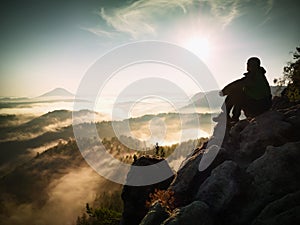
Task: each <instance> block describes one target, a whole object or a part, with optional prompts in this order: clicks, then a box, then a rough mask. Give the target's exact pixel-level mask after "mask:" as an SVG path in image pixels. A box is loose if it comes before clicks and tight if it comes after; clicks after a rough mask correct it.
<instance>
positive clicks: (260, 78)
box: [213, 57, 272, 122]
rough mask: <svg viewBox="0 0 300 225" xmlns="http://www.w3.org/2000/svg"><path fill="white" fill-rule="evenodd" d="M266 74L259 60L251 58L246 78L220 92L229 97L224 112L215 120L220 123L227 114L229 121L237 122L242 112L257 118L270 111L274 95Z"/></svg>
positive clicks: (245, 74)
mask: <svg viewBox="0 0 300 225" xmlns="http://www.w3.org/2000/svg"><path fill="white" fill-rule="evenodd" d="M265 73H266V70H265V69H264V68H263V67H261V66H260V60H259V59H258V58H256V57H252V58H249V59H248V61H247V72H246V73H244V77H243V78H241V79H238V80H236V81H234V82H232V83H230V84H228V85H226V86H225V87H224V88H223V89H222V90H221V91H220V95H221V96H227V97H226V99H225V102H224V104H223V106H222V110H223V112H222V113H221V114H220V115H219V116H218V117H215V118H213V120H214V121H215V122H217V121H219V120H220V118H221V117H222V116H223V115H224V113H225V112H226V116H227V120H228V121H229V122H236V121H238V120H239V117H240V115H241V110H243V111H244V114H245V116H246V117H255V116H257V115H259V114H261V113H263V112H265V111H267V110H268V109H270V107H271V103H272V102H271V99H272V95H271V90H270V86H269V83H268V81H267V79H266V76H265ZM231 110H232V117H231V116H230V112H231Z"/></svg>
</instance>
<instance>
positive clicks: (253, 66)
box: [247, 57, 260, 72]
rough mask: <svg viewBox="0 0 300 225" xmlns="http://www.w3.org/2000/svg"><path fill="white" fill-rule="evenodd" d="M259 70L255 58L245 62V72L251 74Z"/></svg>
mask: <svg viewBox="0 0 300 225" xmlns="http://www.w3.org/2000/svg"><path fill="white" fill-rule="evenodd" d="M259 68H260V60H259V58H257V57H251V58H249V59H248V61H247V71H248V72H253V71H256V70H258V69H259Z"/></svg>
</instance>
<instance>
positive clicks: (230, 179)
mask: <svg viewBox="0 0 300 225" xmlns="http://www.w3.org/2000/svg"><path fill="white" fill-rule="evenodd" d="M237 172H238V165H237V164H236V163H235V162H233V161H225V162H223V163H222V164H221V165H219V166H218V167H216V168H215V169H214V170H213V171H212V172H211V175H210V177H208V178H207V179H206V180H205V181H204V182H203V184H202V185H201V186H200V188H199V191H198V193H197V195H196V199H197V200H200V201H203V202H205V203H206V204H207V205H209V206H210V208H211V210H212V211H213V212H215V213H218V212H220V211H222V210H224V209H225V208H226V207H227V206H228V204H229V203H230V201H231V200H232V199H233V197H234V196H235V195H236V194H237V193H238V191H239V188H238V184H237V179H236V177H237Z"/></svg>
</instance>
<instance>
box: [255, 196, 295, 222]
mask: <svg viewBox="0 0 300 225" xmlns="http://www.w3.org/2000/svg"><path fill="white" fill-rule="evenodd" d="M282 224H284V225H294V224H300V191H297V192H295V193H291V194H288V195H286V196H284V197H283V198H281V199H278V200H276V201H274V202H272V203H270V204H268V205H267V206H266V207H265V208H264V209H263V210H262V212H261V213H260V214H259V216H258V217H257V218H256V220H255V221H254V222H253V223H252V225H282Z"/></svg>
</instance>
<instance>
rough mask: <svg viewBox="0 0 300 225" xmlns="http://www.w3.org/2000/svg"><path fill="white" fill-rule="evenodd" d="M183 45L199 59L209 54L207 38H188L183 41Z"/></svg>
mask: <svg viewBox="0 0 300 225" xmlns="http://www.w3.org/2000/svg"><path fill="white" fill-rule="evenodd" d="M184 47H185V48H186V49H188V50H189V51H191V52H193V53H194V54H196V55H197V56H198V57H200V58H201V59H206V58H207V57H208V56H209V50H210V46H209V42H208V40H207V39H205V38H199V37H193V38H190V39H188V40H187V41H186V42H185V44H184Z"/></svg>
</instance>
